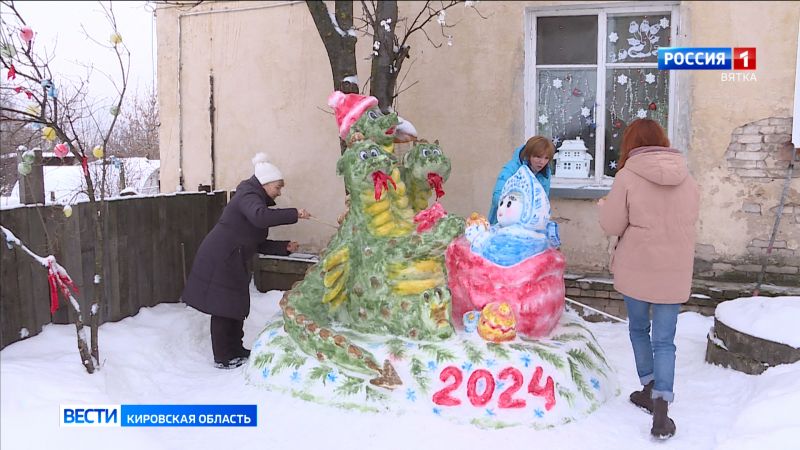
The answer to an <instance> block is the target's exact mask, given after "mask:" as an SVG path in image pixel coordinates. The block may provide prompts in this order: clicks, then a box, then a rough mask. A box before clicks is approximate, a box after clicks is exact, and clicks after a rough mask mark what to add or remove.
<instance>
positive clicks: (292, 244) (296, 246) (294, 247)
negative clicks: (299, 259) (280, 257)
mask: <svg viewBox="0 0 800 450" xmlns="http://www.w3.org/2000/svg"><path fill="white" fill-rule="evenodd" d="M299 249H300V244H298V243H297V241H291V242H289V243H288V244H286V251H287V252H289V253H294V252H296V251H297V250H299Z"/></svg>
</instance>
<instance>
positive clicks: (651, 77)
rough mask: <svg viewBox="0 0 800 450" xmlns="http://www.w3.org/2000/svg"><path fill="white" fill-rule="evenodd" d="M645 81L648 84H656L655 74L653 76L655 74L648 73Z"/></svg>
mask: <svg viewBox="0 0 800 450" xmlns="http://www.w3.org/2000/svg"><path fill="white" fill-rule="evenodd" d="M644 81H646V82H647V84H653V83H655V82H656V76H655V74H653V72H648V73H647V75H645V76H644Z"/></svg>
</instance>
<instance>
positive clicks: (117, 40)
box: [108, 33, 122, 45]
mask: <svg viewBox="0 0 800 450" xmlns="http://www.w3.org/2000/svg"><path fill="white" fill-rule="evenodd" d="M108 40H109V41H111V43H112V44H114V45H117V44H121V43H122V35H121V34H119V33H111V37H109V38H108Z"/></svg>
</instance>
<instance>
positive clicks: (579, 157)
mask: <svg viewBox="0 0 800 450" xmlns="http://www.w3.org/2000/svg"><path fill="white" fill-rule="evenodd" d="M588 150H589V149H587V148H586V145H585V144H584V143H583V140H581V138H575V139H574V140H566V141H564V142H562V143H561V147H559V148H558V153H556V155H555V156H554V157H553V159H555V160H556V174H555V176H556V177H558V178H589V166H590V165H591V162H590V161H591V160H592V155H590V154H589V153H587V152H588Z"/></svg>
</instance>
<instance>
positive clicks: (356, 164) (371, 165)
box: [336, 139, 397, 193]
mask: <svg viewBox="0 0 800 450" xmlns="http://www.w3.org/2000/svg"><path fill="white" fill-rule="evenodd" d="M395 167H397V159H396V158H395V157H394V155H392V154H391V153H387V152H386V151H384V150H383V148H382V147H381V146H380V145H379V144H377V143H376V142H375V141H373V140H371V139H361V140H352V141H351V144H350V146H349V147H348V148H347V149H346V150H345V152H344V154H342V156H341V157H340V158H339V161H338V162H337V163H336V174H337V175H340V176H342V177H344V184H345V187H346V188H347V190H348V192H350V193H356V192H364V191H367V190H372V189H375V190H376V191H377V190H378V186H377V183H378V182H379V181H384V180H386V179H387V178H388V177H389V174H391V173H392V171H393V170H394V169H395Z"/></svg>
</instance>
